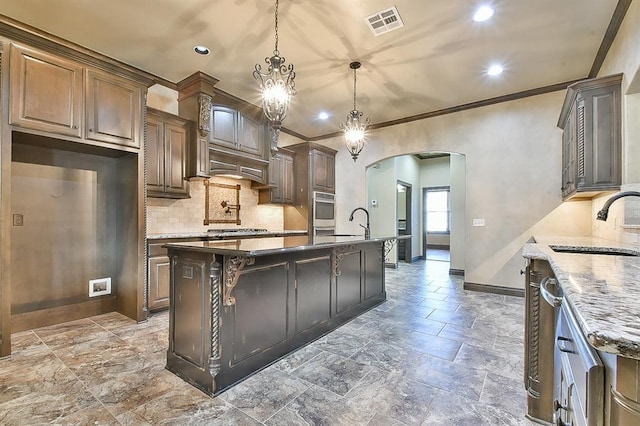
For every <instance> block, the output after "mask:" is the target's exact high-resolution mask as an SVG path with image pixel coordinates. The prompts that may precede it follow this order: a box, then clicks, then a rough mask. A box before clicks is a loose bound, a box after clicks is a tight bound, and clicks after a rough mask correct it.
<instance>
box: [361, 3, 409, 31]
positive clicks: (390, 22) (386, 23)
mask: <svg viewBox="0 0 640 426" xmlns="http://www.w3.org/2000/svg"><path fill="white" fill-rule="evenodd" d="M364 20H365V21H366V22H367V25H368V26H369V29H370V30H371V32H372V33H373V35H375V36H376V37H377V36H379V35H381V34H385V33H388V32H389V31H393V30H397V29H398V28H402V27H404V22H402V19H401V18H400V14H399V13H398V9H396V7H395V6H391V7H390V8H388V9H385V10H382V11H380V12H377V13H374V14H373V15H371V16H368V17H366V18H365V19H364Z"/></svg>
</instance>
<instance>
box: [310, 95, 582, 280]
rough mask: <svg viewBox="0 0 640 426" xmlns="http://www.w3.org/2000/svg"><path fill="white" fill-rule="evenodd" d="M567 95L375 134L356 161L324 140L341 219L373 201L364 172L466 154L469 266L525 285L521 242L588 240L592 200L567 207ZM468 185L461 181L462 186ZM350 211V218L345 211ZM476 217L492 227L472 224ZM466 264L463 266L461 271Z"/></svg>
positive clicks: (478, 275)
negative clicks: (380, 165) (436, 154)
mask: <svg viewBox="0 0 640 426" xmlns="http://www.w3.org/2000/svg"><path fill="white" fill-rule="evenodd" d="M563 99H564V91H559V92H554V93H550V94H545V95H539V96H534V97H530V98H525V99H520V100H516V101H511V102H505V103H502V104H498V105H492V106H488V107H483V108H477V109H473V110H468V111H462V112H459V113H454V114H449V115H444V116H440V117H435V118H431V119H427V120H421V121H415V122H410V123H406V124H402V125H398V126H393V127H387V128H382V129H376V130H373V131H371V132H370V134H369V137H368V142H367V145H366V146H365V148H364V150H363V151H362V153H361V154H360V158H358V161H356V162H355V163H353V161H352V160H351V158H350V157H349V155H348V154H347V153H346V151H345V150H344V148H343V147H342V142H341V139H340V138H333V139H330V140H327V141H323V143H326V144H327V145H328V146H331V147H332V148H334V149H337V150H338V155H337V157H336V181H337V189H336V199H337V203H336V204H337V210H338V217H340V216H342V215H345V214H346V215H348V213H349V212H350V211H351V209H353V208H355V207H357V206H358V205H362V204H363V203H365V202H366V200H365V198H364V196H363V194H364V191H363V189H364V188H365V187H366V173H365V168H366V166H368V165H372V164H375V163H377V162H380V161H381V160H383V159H385V158H389V157H394V156H397V155H402V154H408V153H417V152H430V151H441V152H452V153H459V154H464V156H465V157H464V158H458V159H459V160H462V161H463V162H464V163H465V164H464V166H463V167H462V165H461V164H459V162H457V163H456V166H457V167H460V168H462V169H463V170H464V180H465V182H464V185H465V186H466V188H465V190H464V194H465V199H464V202H463V203H462V202H461V201H460V200H457V202H458V203H459V204H464V210H465V217H466V219H464V225H463V226H462V228H463V229H464V234H463V235H458V236H454V235H452V238H455V237H457V238H458V240H459V241H460V240H464V242H463V244H462V245H463V246H464V260H462V261H461V259H460V257H461V256H458V257H457V258H456V260H455V262H456V263H455V264H454V258H453V256H454V253H452V264H451V268H453V269H464V270H465V280H466V281H468V282H473V283H480V284H488V285H498V286H506V287H517V288H521V287H522V285H523V282H522V279H521V277H520V274H519V271H520V269H521V267H522V264H523V260H522V256H521V249H522V245H523V244H524V243H525V242H526V241H527V240H528V239H529V238H530V237H531V236H532V235H534V234H538V235H541V234H559V235H588V234H589V233H590V227H591V222H590V219H589V218H590V213H591V211H590V203H589V202H587V203H584V202H575V203H564V204H563V203H562V199H561V195H560V191H559V188H560V170H561V167H560V165H561V150H560V149H561V147H560V142H561V139H560V138H561V130H560V129H558V128H557V127H556V123H557V120H558V115H559V113H560V108H561V105H562V102H563ZM461 184H462V182H459V181H456V185H458V186H460V185H461ZM344 212H346V213H344ZM471 218H483V219H485V223H486V226H484V227H472V226H471ZM461 264H463V265H464V267H463V268H460V265H461Z"/></svg>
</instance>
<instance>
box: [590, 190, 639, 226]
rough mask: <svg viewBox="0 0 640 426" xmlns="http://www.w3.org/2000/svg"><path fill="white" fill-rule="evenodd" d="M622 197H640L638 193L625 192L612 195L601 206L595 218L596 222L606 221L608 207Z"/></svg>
mask: <svg viewBox="0 0 640 426" xmlns="http://www.w3.org/2000/svg"><path fill="white" fill-rule="evenodd" d="M622 197H640V192H638V191H625V192H620V193H618V194H616V195H614V196H613V197H611V198H609V199H608V200H607V201H606V202H605V203H604V206H602V210H600V211H599V212H598V215H597V216H596V219H598V220H605V221H606V220H607V217H608V216H609V207H611V204H613V202H614V201H615V200H617V199H618V198H622Z"/></svg>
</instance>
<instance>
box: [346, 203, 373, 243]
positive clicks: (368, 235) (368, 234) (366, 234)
mask: <svg viewBox="0 0 640 426" xmlns="http://www.w3.org/2000/svg"><path fill="white" fill-rule="evenodd" d="M358 210H362V211H363V212H365V214H366V215H367V226H364V225H363V224H361V223H360V224H359V225H360V226H362V227H363V228H364V239H365V240H368V239H370V238H371V228H370V225H369V212H368V211H367V209H365V208H364V207H356V208H355V209H353V211H352V212H351V214H350V215H349V222H353V214H354V213H355V212H357V211H358Z"/></svg>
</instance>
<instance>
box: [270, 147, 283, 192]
mask: <svg viewBox="0 0 640 426" xmlns="http://www.w3.org/2000/svg"><path fill="white" fill-rule="evenodd" d="M282 164H283V157H282V155H280V154H275V155H273V156H272V157H271V159H270V160H269V185H270V186H271V188H270V189H269V192H270V193H271V194H270V195H271V197H270V202H272V203H281V202H282Z"/></svg>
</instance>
